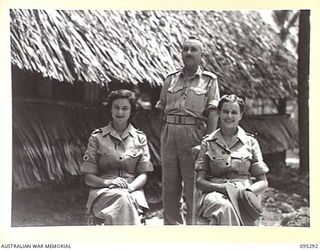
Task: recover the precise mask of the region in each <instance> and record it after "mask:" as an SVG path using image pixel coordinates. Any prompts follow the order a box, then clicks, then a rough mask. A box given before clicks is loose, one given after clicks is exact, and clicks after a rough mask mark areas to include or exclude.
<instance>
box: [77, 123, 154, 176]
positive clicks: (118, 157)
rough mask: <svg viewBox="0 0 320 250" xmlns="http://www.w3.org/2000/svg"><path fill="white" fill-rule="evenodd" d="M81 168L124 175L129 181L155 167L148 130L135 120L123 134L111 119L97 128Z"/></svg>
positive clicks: (105, 174) (83, 170)
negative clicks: (151, 158) (148, 141)
mask: <svg viewBox="0 0 320 250" xmlns="http://www.w3.org/2000/svg"><path fill="white" fill-rule="evenodd" d="M80 169H81V171H82V172H83V173H89V174H95V175H97V176H103V177H107V176H110V177H117V176H120V177H123V178H126V179H127V180H128V181H129V182H131V181H132V180H133V179H134V178H135V176H136V175H138V174H140V173H144V172H149V171H153V166H152V164H151V162H150V154H149V149H148V146H147V139H146V136H145V134H144V133H143V132H141V131H139V130H137V129H135V128H134V127H133V126H132V125H131V124H129V125H128V127H127V128H126V130H125V131H124V132H123V134H122V136H120V135H119V134H118V133H117V131H116V130H115V129H114V128H113V127H112V125H111V123H109V125H108V126H106V127H103V128H101V129H98V130H96V131H94V132H93V133H92V134H91V136H90V138H89V143H88V147H87V150H86V152H85V155H84V157H83V163H82V165H81V167H80Z"/></svg>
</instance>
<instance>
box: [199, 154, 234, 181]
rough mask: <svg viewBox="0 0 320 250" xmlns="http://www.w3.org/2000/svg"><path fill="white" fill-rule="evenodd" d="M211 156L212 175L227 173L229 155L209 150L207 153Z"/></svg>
mask: <svg viewBox="0 0 320 250" xmlns="http://www.w3.org/2000/svg"><path fill="white" fill-rule="evenodd" d="M205 154H206V155H207V156H208V157H209V167H210V172H211V175H213V176H218V175H220V174H221V173H225V172H226V170H227V169H228V168H229V167H230V166H229V158H230V157H229V156H228V155H227V154H220V153H213V152H210V151H207V152H206V153H205Z"/></svg>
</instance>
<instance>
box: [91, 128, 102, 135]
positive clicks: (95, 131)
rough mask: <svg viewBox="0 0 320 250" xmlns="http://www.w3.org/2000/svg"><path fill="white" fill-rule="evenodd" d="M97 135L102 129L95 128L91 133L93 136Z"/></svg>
mask: <svg viewBox="0 0 320 250" xmlns="http://www.w3.org/2000/svg"><path fill="white" fill-rule="evenodd" d="M98 133H102V129H101V128H97V129H95V130H94V131H93V132H92V134H93V135H95V134H98Z"/></svg>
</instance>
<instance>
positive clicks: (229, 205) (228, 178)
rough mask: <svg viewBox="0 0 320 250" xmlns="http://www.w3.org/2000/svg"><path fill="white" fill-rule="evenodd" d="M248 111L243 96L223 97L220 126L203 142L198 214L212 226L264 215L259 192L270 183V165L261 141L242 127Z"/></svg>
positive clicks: (248, 221)
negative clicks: (244, 116) (241, 121)
mask: <svg viewBox="0 0 320 250" xmlns="http://www.w3.org/2000/svg"><path fill="white" fill-rule="evenodd" d="M244 111H245V103H244V100H243V99H242V98H239V97H237V96H236V95H224V96H223V97H221V99H220V100H219V103H218V114H219V122H220V123H219V127H220V128H219V129H217V130H216V131H214V132H213V133H211V134H210V135H208V136H207V137H205V138H204V139H203V141H202V143H201V149H200V152H199V155H198V158H197V161H196V164H195V169H196V171H197V178H196V185H197V188H198V189H199V190H200V191H201V194H200V197H199V199H198V203H197V213H198V216H200V217H202V218H206V219H207V220H209V223H210V224H211V225H255V224H256V219H257V218H259V216H260V214H261V203H260V201H259V199H258V197H257V196H256V195H258V194H261V193H262V192H263V191H264V190H265V189H266V188H267V186H268V182H267V179H266V175H265V174H266V173H267V172H268V167H267V165H266V164H265V163H264V161H263V159H262V154H261V151H260V147H259V144H258V141H257V140H256V139H255V138H254V137H253V136H252V135H249V134H247V133H246V132H245V131H244V130H243V129H242V128H241V127H240V126H239V121H240V120H241V118H242V115H243V113H244ZM252 177H254V178H255V181H254V182H253V183H252V181H251V179H252ZM259 203H260V204H259Z"/></svg>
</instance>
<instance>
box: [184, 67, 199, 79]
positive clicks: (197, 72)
mask: <svg viewBox="0 0 320 250" xmlns="http://www.w3.org/2000/svg"><path fill="white" fill-rule="evenodd" d="M202 72H203V70H202V68H201V67H200V65H199V66H198V69H197V71H196V73H194V75H193V76H192V78H193V77H195V76H196V75H198V76H200V77H201V75H202ZM180 74H181V75H183V69H182V70H181V72H180Z"/></svg>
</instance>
